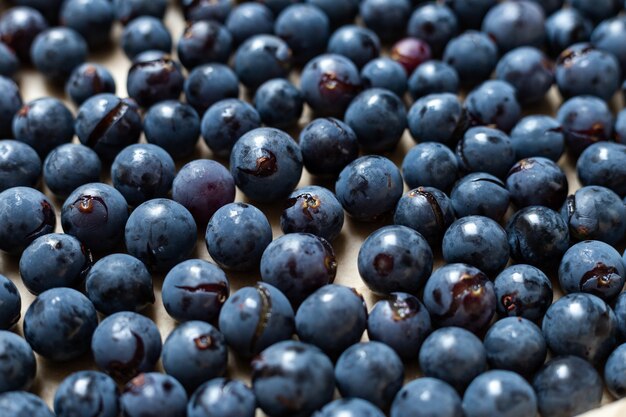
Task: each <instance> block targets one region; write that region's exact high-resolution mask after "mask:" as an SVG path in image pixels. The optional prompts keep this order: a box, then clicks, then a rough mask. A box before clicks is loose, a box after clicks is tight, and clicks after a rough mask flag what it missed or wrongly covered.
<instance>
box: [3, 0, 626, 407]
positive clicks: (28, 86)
mask: <svg viewBox="0 0 626 417" xmlns="http://www.w3.org/2000/svg"><path fill="white" fill-rule="evenodd" d="M166 25H167V26H168V28H169V29H170V31H171V33H172V36H173V38H174V40H175V43H174V45H175V44H176V40H177V39H178V38H179V37H180V35H181V33H182V31H183V27H184V22H183V20H182V15H181V12H180V10H179V9H178V7H176V6H171V7H170V8H169V10H168V14H167V16H166ZM120 36H121V27H120V25H119V24H116V26H115V29H114V32H113V36H112V39H113V42H112V47H111V48H110V49H108V50H107V51H106V52H101V53H97V54H91V55H90V56H89V58H88V60H89V61H90V62H97V63H100V64H103V65H105V66H106V67H107V68H108V69H109V70H110V71H111V72H112V73H113V75H114V78H115V80H116V82H117V94H118V95H119V96H122V97H125V96H126V74H127V71H128V68H129V67H130V61H129V60H128V59H127V58H126V56H125V55H124V54H123V52H122V50H121V48H119V47H117V46H116V45H119V39H120ZM114 46H115V47H114ZM293 77H294V81H295V80H297V74H295V72H294V74H293ZM17 81H18V83H19V85H20V88H21V91H22V96H23V99H24V102H25V103H26V102H28V101H30V100H33V99H36V98H39V97H43V96H55V97H58V98H60V99H63V100H64V101H65V102H66V103H67V104H68V106H69V107H70V108H71V109H72V111H73V112H74V114H75V113H76V108H75V106H73V105H72V104H71V103H70V102H69V101H68V100H67V99H66V97H65V96H64V92H63V90H62V89H60V88H58V87H55V86H51V85H49V84H47V83H46V81H45V80H44V79H43V77H42V76H41V75H40V74H38V73H37V72H36V71H34V70H33V69H31V68H26V69H23V70H22V71H20V74H19V77H18V80H17ZM242 96H244V95H243V94H242ZM559 103H560V97H559V96H558V93H557V92H556V91H551V93H550V95H549V96H548V97H547V98H546V100H545V101H544V102H543V103H542V104H541V105H540V106H538V107H536V108H533V109H530V110H531V111H529V112H528V113H544V114H552V115H553V114H554V112H555V109H556V108H557V107H558V105H559ZM614 104H615V108H617V107H618V106H619V104H620V103H614ZM308 120H310V113H309V111H308V110H307V111H305V114H304V115H303V117H302V119H301V121H300V127H302V126H304V125H305V124H306V122H307V121H308ZM290 133H291V134H292V135H297V133H298V129H295V130H294V131H292V132H290ZM296 137H297V136H296ZM74 140H75V141H76V142H77V139H76V138H75V139H74ZM141 141H142V142H144V141H145V139H143V138H142V140H141ZM414 144H415V143H414V142H413V140H412V139H411V137H410V136H409V134H408V131H407V132H406V133H405V135H404V137H403V138H402V141H401V143H400V145H399V146H398V148H397V149H396V150H395V151H394V152H392V153H391V154H387V155H385V156H387V157H389V158H390V159H392V160H393V161H394V162H395V163H396V164H398V165H399V164H400V163H401V162H402V158H403V156H404V155H405V154H406V152H407V151H408V149H409V148H411V147H412V146H413V145H414ZM197 158H212V155H211V152H210V151H209V149H208V148H207V147H206V145H205V144H204V143H203V142H202V141H201V140H200V141H199V142H198V146H197V151H196V154H195V155H194V156H193V158H191V159H197ZM220 162H222V163H224V164H225V165H226V164H227V161H225V160H221V161H220ZM559 163H560V165H561V166H562V167H563V168H564V169H565V170H566V172H567V176H568V180H569V187H570V193H571V192H573V191H575V190H576V189H578V188H579V187H580V185H579V183H578V180H577V178H576V175H575V172H574V170H573V167H572V164H571V163H570V162H569V161H568V160H567V159H566V158H565V157H564V158H562V159H561V161H559ZM180 166H181V164H180V163H178V164H177V168H180ZM108 169H109V168H108V167H106V168H105V170H108ZM107 177H108V174H107V175H104V174H103V180H106V179H107ZM314 183H315V184H318V185H323V186H326V187H328V188H331V189H332V188H333V183H332V182H321V183H320V182H319V181H317V182H315V181H314V179H313V178H311V177H310V176H309V175H308V173H306V172H305V173H304V174H303V177H302V179H301V182H300V184H299V186H303V185H309V184H314ZM40 189H41V190H42V191H44V192H45V193H46V194H47V195H49V196H51V197H52V194H51V193H50V192H49V190H47V189H45V187H44V186H43V185H41V186H40ZM236 200H237V201H247V200H246V198H245V197H244V196H243V194H242V193H241V192H240V191H239V190H238V191H237V198H236ZM53 201H55V203H56V204H55V206H56V209H57V215H58V214H59V213H60V207H61V205H62V203H63V202H62V201H59V200H57V199H54V198H53ZM254 204H255V205H257V206H258V207H259V208H261V209H262V210H263V211H264V212H265V213H266V214H267V215H268V218H269V220H270V222H271V223H272V228H273V232H274V238H276V237H278V236H280V235H281V234H282V232H281V230H280V227H279V225H278V219H279V216H280V209H279V207H280V204H278V205H274V206H269V205H259V204H256V203H254ZM509 214H510V213H509ZM383 224H384V223H374V224H363V223H358V222H354V221H352V220H351V219H349V218H346V223H345V225H344V228H343V231H342V233H341V235H340V236H339V237H338V238H337V239H336V240H335V241H334V242H333V247H334V249H335V252H336V254H337V259H338V270H337V279H336V283H338V284H344V285H348V286H351V287H355V288H356V289H357V290H358V291H359V292H360V293H362V294H363V295H364V296H365V299H366V302H367V305H368V308H370V309H371V307H372V306H373V305H374V303H375V302H376V298H375V297H374V296H373V295H372V294H371V293H370V292H369V291H368V289H367V288H366V287H365V285H364V284H363V282H362V281H361V279H360V277H359V274H358V272H357V268H356V259H357V254H358V251H359V248H360V246H361V243H362V242H363V241H364V240H365V238H366V237H367V236H368V235H369V234H370V233H372V232H373V231H374V230H376V229H378V228H379V227H381V226H382V225H383ZM57 225H58V226H57V231H59V232H61V231H62V229H61V226H60V221H58V222H57ZM198 234H199V239H198V243H197V246H196V253H195V257H198V258H202V259H210V257H209V255H208V253H207V250H206V247H205V244H204V231H199V233H198ZM435 251H436V252H439V249H436V250H435ZM438 258H439V260H438V261H437V262H436V267H437V266H439V265H441V264H442V262H441V259H440V255H439V256H438ZM18 262H19V259H17V258H14V257H10V256H8V255H6V254H2V255H0V273H2V274H4V275H6V276H7V277H9V278H10V279H11V280H12V281H13V282H14V283H15V284H16V285H17V286H18V288H19V290H20V294H21V295H22V317H23V316H24V313H25V312H26V309H27V308H28V306H29V305H30V303H31V302H32V300H33V298H34V297H33V296H32V295H31V294H30V293H28V291H27V290H26V289H25V288H24V286H23V285H22V283H21V279H20V276H19V271H18ZM227 275H228V277H229V279H230V282H231V293H232V292H234V291H235V290H237V289H238V288H240V287H242V286H245V285H252V284H254V283H255V282H256V281H257V280H259V279H260V276H259V275H258V273H251V274H245V275H244V274H233V273H230V272H227ZM162 282H163V277H162V276H155V277H154V286H155V292H156V302H155V304H154V306H152V307H151V308H149V309H148V311H147V312H145V314H146V315H148V316H149V317H151V318H152V319H153V320H154V321H155V322H156V323H157V325H158V326H159V329H160V331H161V336H162V338H163V340H165V337H167V335H168V334H169V333H170V332H171V330H172V329H173V328H174V327H175V325H176V323H175V322H174V320H173V319H171V318H170V317H169V316H168V315H167V314H166V312H165V309H164V308H163V303H162V301H161V295H160V294H161V284H162ZM555 282H556V281H555ZM555 287H558V283H557V284H556V285H555ZM15 330H16V331H17V332H19V333H20V334H21V332H22V321H21V320H20V323H19V324H18V326H16V329H15ZM366 337H367V336H366V335H364V339H365V338H366ZM82 369H95V366H94V364H93V361H92V359H91V357H90V356H89V355H86V356H85V357H83V358H81V359H79V360H77V361H73V362H69V363H54V362H50V361H47V360H45V359H43V358H41V357H38V372H37V379H36V382H35V385H34V387H33V391H34V392H35V393H36V394H38V395H40V396H42V397H43V398H44V399H45V400H46V401H47V402H48V404H50V405H52V399H53V397H54V393H55V391H56V388H57V386H58V384H59V383H60V381H62V380H63V378H65V377H66V376H68V375H69V374H71V373H72V372H75V371H78V370H82ZM159 369H161V368H160V365H159ZM228 372H229V375H230V376H231V377H238V378H242V379H244V380H248V373H249V367H248V364H247V363H245V362H242V361H238V360H237V359H236V358H235V357H234V355H232V354H231V355H230V363H229V371H228ZM406 374H407V381H409V380H412V379H414V378H416V377H417V376H418V370H417V366H416V364H415V363H409V364H407V370H406ZM611 401H612V398H610V396H609V395H608V394H605V396H604V398H603V404H608V403H610V402H611ZM257 415H259V416H261V415H262V413H261V412H258V413H257ZM584 416H585V417H623V416H626V400H624V401H621V402H615V403H612V404H610V405H605V406H604V407H602V408H601V409H598V410H594V411H592V412H589V413H586V414H584ZM544 417H548V416H544Z"/></svg>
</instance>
